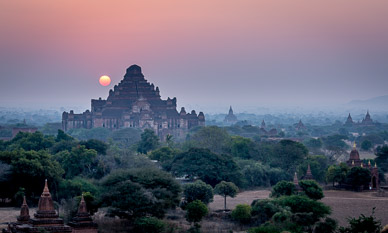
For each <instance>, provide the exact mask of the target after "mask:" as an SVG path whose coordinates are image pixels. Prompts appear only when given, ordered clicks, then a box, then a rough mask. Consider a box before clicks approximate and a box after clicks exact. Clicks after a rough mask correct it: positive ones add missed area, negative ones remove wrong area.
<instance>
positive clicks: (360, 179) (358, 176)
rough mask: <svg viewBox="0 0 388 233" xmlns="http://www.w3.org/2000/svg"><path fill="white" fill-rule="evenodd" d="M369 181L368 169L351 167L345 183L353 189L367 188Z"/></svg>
mask: <svg viewBox="0 0 388 233" xmlns="http://www.w3.org/2000/svg"><path fill="white" fill-rule="evenodd" d="M370 180H371V174H370V171H369V169H366V168H362V167H352V169H350V171H349V172H348V174H347V176H346V183H348V184H350V185H352V187H353V188H354V189H358V188H359V187H367V186H368V185H369V182H370Z"/></svg>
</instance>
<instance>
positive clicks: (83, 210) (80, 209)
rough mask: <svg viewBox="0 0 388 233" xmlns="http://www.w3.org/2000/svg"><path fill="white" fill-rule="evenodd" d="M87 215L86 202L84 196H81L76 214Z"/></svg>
mask: <svg viewBox="0 0 388 233" xmlns="http://www.w3.org/2000/svg"><path fill="white" fill-rule="evenodd" d="M87 213H88V209H87V208H86V202H85V199H84V195H83V194H82V197H81V202H80V203H79V206H78V214H87Z"/></svg>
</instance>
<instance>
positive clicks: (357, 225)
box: [339, 208, 381, 233]
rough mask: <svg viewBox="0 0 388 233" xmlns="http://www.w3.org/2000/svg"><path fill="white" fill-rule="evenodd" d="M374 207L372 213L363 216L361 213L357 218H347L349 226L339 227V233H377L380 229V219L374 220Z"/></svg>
mask: <svg viewBox="0 0 388 233" xmlns="http://www.w3.org/2000/svg"><path fill="white" fill-rule="evenodd" d="M374 209H375V208H373V211H372V215H370V216H368V217H367V216H365V215H363V214H361V215H360V216H359V217H358V218H349V219H348V222H349V226H348V227H340V229H339V232H340V233H364V232H368V233H379V232H380V230H381V221H380V220H376V217H375V216H374Z"/></svg>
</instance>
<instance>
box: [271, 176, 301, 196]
mask: <svg viewBox="0 0 388 233" xmlns="http://www.w3.org/2000/svg"><path fill="white" fill-rule="evenodd" d="M295 193H296V188H295V185H294V183H292V182H290V181H285V180H282V181H279V182H278V183H277V184H276V185H275V186H273V187H272V192H271V195H270V196H271V197H281V196H290V195H294V194H295Z"/></svg>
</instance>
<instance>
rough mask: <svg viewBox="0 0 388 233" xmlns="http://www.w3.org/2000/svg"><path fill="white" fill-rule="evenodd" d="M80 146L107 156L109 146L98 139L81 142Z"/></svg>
mask: <svg viewBox="0 0 388 233" xmlns="http://www.w3.org/2000/svg"><path fill="white" fill-rule="evenodd" d="M80 145H83V146H85V148H86V149H89V150H90V149H93V150H95V151H97V153H98V154H102V155H105V154H106V150H107V149H108V144H106V143H105V142H103V141H100V140H97V139H89V140H87V141H81V142H80Z"/></svg>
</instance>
